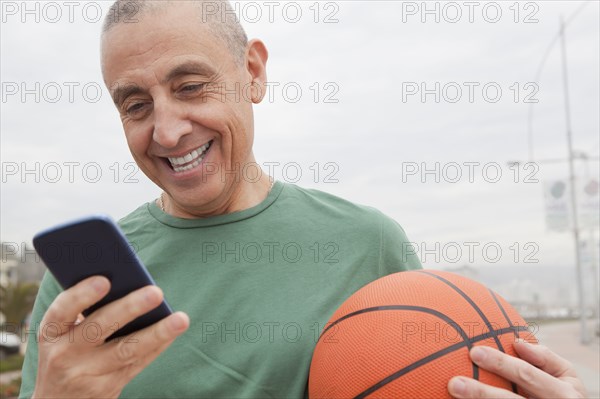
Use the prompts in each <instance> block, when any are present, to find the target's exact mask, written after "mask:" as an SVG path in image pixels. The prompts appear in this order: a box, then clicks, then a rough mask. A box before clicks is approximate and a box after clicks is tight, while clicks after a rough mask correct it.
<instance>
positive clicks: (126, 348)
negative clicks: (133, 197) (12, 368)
mask: <svg viewBox="0 0 600 399" xmlns="http://www.w3.org/2000/svg"><path fill="white" fill-rule="evenodd" d="M115 229H116V226H115V225H114V224H113V223H112V222H111V221H110V220H107V219H106V218H102V217H100V218H88V219H84V220H80V221H77V222H74V223H68V224H65V225H62V226H58V227H57V228H54V229H51V230H47V231H45V232H42V233H40V234H38V235H37V236H36V238H35V240H34V243H35V247H36V250H37V251H38V252H39V253H40V255H41V256H42V258H43V259H44V260H45V261H46V264H47V265H48V267H49V268H50V270H51V271H52V273H53V274H54V275H55V277H56V279H57V280H58V281H59V283H60V284H61V285H63V287H64V288H65V290H64V291H63V292H62V293H60V294H59V295H58V296H57V297H56V298H55V299H54V301H53V302H52V303H51V304H50V305H49V306H48V308H47V310H46V312H45V314H44V316H43V318H42V320H41V323H40V324H39V332H40V333H39V334H38V339H37V342H36V345H37V349H38V356H37V359H38V368H37V377H36V381H35V390H34V392H33V395H32V398H37V397H104V398H117V397H118V396H119V395H120V393H121V391H122V390H123V387H124V386H125V385H126V384H127V383H128V382H129V381H131V379H133V378H134V377H135V376H136V375H137V374H138V373H140V372H141V371H142V370H143V369H144V368H145V367H146V366H147V365H148V364H150V363H151V362H152V361H153V360H154V359H155V358H156V357H157V356H158V355H160V353H162V352H163V351H164V350H165V349H167V348H168V347H169V345H171V343H172V342H173V341H174V340H175V339H176V338H177V337H178V336H179V335H181V334H183V333H184V332H185V331H186V330H187V328H188V327H189V318H188V316H187V315H186V314H185V313H182V312H176V313H173V314H170V313H171V311H170V309H169V308H168V306H167V305H166V302H165V301H164V299H163V295H162V291H161V290H160V289H159V288H158V287H157V286H155V285H153V281H152V279H151V278H150V276H149V275H148V274H147V272H146V271H145V269H144V268H143V266H141V263H139V262H138V261H137V258H136V257H135V253H134V252H133V251H132V250H131V248H130V247H129V245H128V244H127V241H126V240H125V238H124V236H123V235H122V234H121V233H120V232H119V231H118V229H116V233H115ZM115 245H116V246H115ZM116 248H119V249H116ZM89 276H92V277H89ZM137 287H141V288H137ZM157 309H158V310H159V311H158V312H156V313H155V310H157ZM82 313H83V314H85V315H86V316H85V318H84V320H83V321H82V322H81V323H80V324H78V325H74V323H73V322H74V321H75V320H76V318H77V316H78V315H80V314H82ZM165 315H166V317H165ZM163 317H164V318H163ZM153 318H156V320H158V321H156V322H154V319H153ZM115 323H116V325H118V326H124V327H123V328H120V329H118V331H117V332H116V333H114V331H113V330H112V329H111V328H112V327H113V326H114V325H115ZM144 325H148V327H146V328H143V327H144ZM90 326H93V327H94V328H93V329H88V327H90ZM126 328H127V330H126ZM141 328H143V329H141ZM140 329H141V330H140ZM92 330H93V331H99V332H100V334H101V335H100V336H99V337H93V339H89V337H88V336H87V335H86V331H92ZM127 331H137V332H136V333H135V335H134V336H131V335H129V336H124V337H123V338H122V339H113V340H109V339H108V338H114V337H116V336H122V335H124V334H126V333H127ZM111 334H112V335H111Z"/></svg>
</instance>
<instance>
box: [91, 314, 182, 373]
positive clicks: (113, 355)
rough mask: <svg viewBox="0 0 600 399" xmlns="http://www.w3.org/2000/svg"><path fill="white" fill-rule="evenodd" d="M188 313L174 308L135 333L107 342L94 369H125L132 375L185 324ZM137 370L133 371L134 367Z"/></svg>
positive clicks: (97, 370) (171, 340)
mask: <svg viewBox="0 0 600 399" xmlns="http://www.w3.org/2000/svg"><path fill="white" fill-rule="evenodd" d="M189 325H190V321H189V317H188V316H187V315H186V314H185V313H183V312H176V313H174V314H172V315H170V316H168V317H165V318H164V319H162V320H160V321H159V322H157V323H154V324H153V325H151V326H149V327H146V328H144V329H143V330H140V331H137V332H135V333H132V334H129V335H126V336H124V337H119V338H117V339H115V340H112V341H110V342H108V343H107V344H106V345H105V349H104V350H103V352H102V353H101V355H100V356H99V357H98V358H97V361H96V363H95V366H94V367H95V370H96V372H98V373H100V374H102V373H109V372H113V371H115V370H118V369H123V368H128V369H126V370H127V372H128V373H133V374H132V375H135V374H137V373H138V372H139V370H141V369H143V368H144V367H146V365H147V364H149V363H150V362H152V360H154V359H155V358H156V357H157V356H158V355H159V354H160V353H161V352H162V351H164V350H165V349H166V348H167V347H168V346H169V345H170V344H171V343H172V342H173V341H174V340H175V338H177V337H178V336H180V335H181V334H183V333H184V332H185V331H186V330H187V329H188V327H189ZM136 370H137V371H136Z"/></svg>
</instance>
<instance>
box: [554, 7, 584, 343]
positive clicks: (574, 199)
mask: <svg viewBox="0 0 600 399" xmlns="http://www.w3.org/2000/svg"><path fill="white" fill-rule="evenodd" d="M560 47H561V54H562V70H563V87H564V92H565V121H566V127H567V145H568V150H569V154H568V155H569V156H568V158H569V182H570V186H571V190H570V191H571V219H572V223H573V238H574V240H575V270H576V273H577V291H578V292H577V294H578V299H579V312H580V315H579V320H580V323H581V326H580V328H581V333H580V339H581V343H582V344H584V345H585V344H588V343H589V342H590V339H589V336H588V330H587V323H586V321H587V320H586V314H585V300H584V296H583V283H584V282H583V273H582V270H581V259H580V253H579V249H580V246H579V223H578V220H577V196H576V195H577V194H576V187H575V165H574V162H573V142H572V141H573V139H572V133H571V110H570V104H569V82H568V78H567V76H568V74H567V49H566V45H565V22H564V20H563V18H562V16H561V18H560Z"/></svg>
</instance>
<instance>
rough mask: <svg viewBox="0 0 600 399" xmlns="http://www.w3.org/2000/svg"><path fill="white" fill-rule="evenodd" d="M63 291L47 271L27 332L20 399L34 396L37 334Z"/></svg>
mask: <svg viewBox="0 0 600 399" xmlns="http://www.w3.org/2000/svg"><path fill="white" fill-rule="evenodd" d="M61 291H62V288H61V287H60V285H59V284H58V282H57V281H56V280H55V279H54V277H53V276H52V274H51V273H50V272H48V271H46V274H44V278H43V279H42V283H41V284H40V289H39V291H38V294H37V297H36V298H35V303H34V305H33V311H32V312H31V322H30V324H29V327H28V328H27V331H26V333H27V351H26V352H25V361H24V362H23V369H22V374H21V378H22V380H21V390H20V393H19V399H20V398H30V397H31V395H33V390H34V389H35V380H36V377H37V365H38V345H37V333H38V331H39V328H40V324H41V322H42V318H43V317H44V314H45V313H46V310H47V309H48V307H50V304H51V303H52V302H53V301H54V299H55V298H56V297H57V296H58V294H60V293H61Z"/></svg>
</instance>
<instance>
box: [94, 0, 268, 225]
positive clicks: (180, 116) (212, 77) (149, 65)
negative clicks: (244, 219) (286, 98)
mask: <svg viewBox="0 0 600 399" xmlns="http://www.w3.org/2000/svg"><path fill="white" fill-rule="evenodd" d="M246 55H247V58H246V61H245V62H244V63H240V62H236V58H235V57H234V55H233V54H231V52H230V49H229V48H228V47H227V45H226V44H225V41H224V40H222V39H220V38H217V37H215V36H214V35H213V34H212V33H211V32H210V30H209V29H208V28H207V27H206V26H203V25H202V18H201V16H200V12H199V10H198V8H197V7H196V6H193V5H191V2H179V3H178V5H177V6H167V7H164V9H161V10H160V11H158V12H153V11H149V12H146V13H145V14H143V15H142V16H141V17H140V18H139V22H137V23H121V24H119V25H116V26H114V27H113V28H111V29H110V30H109V31H108V32H107V33H106V34H105V36H104V38H103V41H102V67H103V75H104V80H105V83H106V85H107V86H108V88H109V90H110V92H111V95H112V96H113V100H114V101H115V104H116V106H117V109H118V110H119V113H120V115H121V120H122V122H123V128H124V130H125V136H126V138H127V143H128V145H129V149H130V151H131V153H132V155H133V157H134V159H135V161H136V162H137V164H138V165H139V167H140V168H141V169H142V171H143V172H144V173H145V174H146V175H147V176H148V177H149V178H150V179H151V180H152V181H154V183H156V184H157V185H158V186H160V187H161V188H162V189H163V190H164V191H165V192H166V193H167V194H168V199H169V203H170V206H171V207H172V209H174V210H176V212H172V213H174V214H176V215H178V216H182V217H198V216H200V217H201V216H210V215H214V214H221V213H227V212H231V211H236V210H240V209H244V207H245V206H244V204H241V203H240V202H243V201H244V198H245V195H244V193H243V192H244V190H245V186H247V184H248V182H247V181H246V180H247V179H244V176H243V175H242V176H237V177H236V176H235V174H234V173H232V172H233V171H242V170H243V167H244V165H245V164H247V163H250V162H254V155H253V153H252V143H253V136H254V127H253V126H254V120H253V112H252V103H258V102H260V100H261V99H262V92H263V90H262V87H261V86H263V84H264V82H265V80H266V75H265V63H266V59H267V53H266V49H265V48H264V45H263V44H262V43H261V42H259V41H252V42H250V44H249V45H248V50H247V52H246ZM227 171H229V172H230V173H227ZM246 197H247V196H246Z"/></svg>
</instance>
